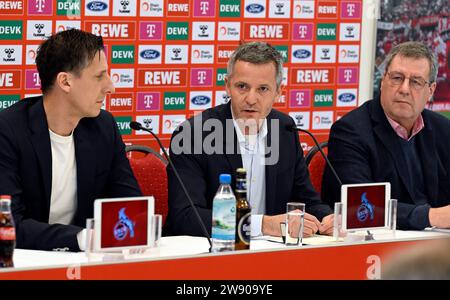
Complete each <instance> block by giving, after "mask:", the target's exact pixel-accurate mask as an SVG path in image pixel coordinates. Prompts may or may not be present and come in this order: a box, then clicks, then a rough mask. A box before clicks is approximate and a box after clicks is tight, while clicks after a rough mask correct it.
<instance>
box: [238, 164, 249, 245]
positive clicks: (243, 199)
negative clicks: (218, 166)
mask: <svg viewBox="0 0 450 300" xmlns="http://www.w3.org/2000/svg"><path fill="white" fill-rule="evenodd" d="M235 196H236V242H235V245H234V249H235V250H248V249H250V236H251V207H250V204H249V203H248V201H247V171H246V170H245V169H244V168H239V169H237V170H236V191H235Z"/></svg>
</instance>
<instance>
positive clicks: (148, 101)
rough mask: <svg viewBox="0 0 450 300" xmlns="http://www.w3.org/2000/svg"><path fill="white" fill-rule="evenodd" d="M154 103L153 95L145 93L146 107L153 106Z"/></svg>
mask: <svg viewBox="0 0 450 300" xmlns="http://www.w3.org/2000/svg"><path fill="white" fill-rule="evenodd" d="M152 104H153V95H144V105H145V108H151V107H152Z"/></svg>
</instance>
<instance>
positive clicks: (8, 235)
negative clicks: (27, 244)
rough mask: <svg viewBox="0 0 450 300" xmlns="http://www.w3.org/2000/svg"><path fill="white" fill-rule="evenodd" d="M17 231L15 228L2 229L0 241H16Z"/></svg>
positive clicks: (0, 230) (0, 228) (0, 229)
mask: <svg viewBox="0 0 450 300" xmlns="http://www.w3.org/2000/svg"><path fill="white" fill-rule="evenodd" d="M15 240H16V230H15V228H14V227H0V241H15Z"/></svg>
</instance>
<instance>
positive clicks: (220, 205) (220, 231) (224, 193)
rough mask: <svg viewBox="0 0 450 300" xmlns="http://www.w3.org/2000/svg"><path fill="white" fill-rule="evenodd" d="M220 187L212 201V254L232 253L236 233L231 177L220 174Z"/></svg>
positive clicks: (234, 203) (234, 198) (234, 202)
mask: <svg viewBox="0 0 450 300" xmlns="http://www.w3.org/2000/svg"><path fill="white" fill-rule="evenodd" d="M219 182H220V186H219V189H218V190H217V193H216V196H215V197H214V200H213V209H212V235H211V238H212V249H211V251H212V252H222V251H233V250H234V241H235V233H236V197H235V196H234V194H233V190H232V189H231V186H230V183H231V175H230V174H221V175H220V177H219Z"/></svg>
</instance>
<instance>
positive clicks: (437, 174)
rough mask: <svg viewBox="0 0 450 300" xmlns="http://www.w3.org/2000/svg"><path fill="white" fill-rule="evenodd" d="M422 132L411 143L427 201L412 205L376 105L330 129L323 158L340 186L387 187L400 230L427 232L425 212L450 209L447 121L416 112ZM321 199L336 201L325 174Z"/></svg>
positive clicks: (398, 153) (400, 159)
mask: <svg viewBox="0 0 450 300" xmlns="http://www.w3.org/2000/svg"><path fill="white" fill-rule="evenodd" d="M422 117H423V119H424V123H425V128H424V129H423V130H422V131H420V132H419V133H418V135H417V136H416V137H415V139H416V146H417V151H418V154H419V156H420V158H421V161H420V163H421V164H422V170H423V173H424V174H423V177H424V185H425V189H426V196H427V199H414V197H413V187H412V186H411V183H410V182H409V180H407V178H409V177H408V173H407V172H408V168H407V165H406V161H405V157H404V156H403V154H402V150H401V147H400V142H399V137H398V136H397V134H396V133H395V131H394V130H393V129H392V126H391V125H390V124H389V122H388V120H387V118H386V115H385V114H384V111H383V108H382V107H381V103H380V99H379V98H377V99H375V100H371V101H368V102H366V103H364V105H362V106H361V107H359V108H357V109H355V110H353V111H352V112H350V113H348V114H347V115H345V116H344V117H342V118H341V119H340V120H339V121H337V122H336V123H334V124H333V126H332V128H331V132H330V138H329V143H328V147H329V149H328V156H329V158H330V161H331V163H332V164H333V166H334V168H336V172H337V173H338V175H339V176H340V178H341V180H342V182H343V183H344V184H345V183H367V182H390V183H391V197H392V198H394V199H397V200H398V209H397V225H398V227H399V228H400V229H419V230H420V229H423V228H425V227H427V226H430V224H429V219H428V212H429V208H430V207H440V206H444V205H448V204H450V177H449V175H450V120H448V119H447V118H445V117H443V116H441V115H439V114H437V113H434V112H432V111H429V110H424V111H423V112H422ZM322 196H323V199H324V200H325V201H326V202H327V203H329V204H330V205H331V204H333V203H334V202H339V201H340V186H339V184H338V183H337V182H336V180H335V178H334V177H333V174H332V173H331V172H330V170H329V169H328V168H327V169H326V170H325V173H324V177H323V185H322Z"/></svg>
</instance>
